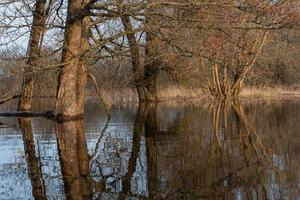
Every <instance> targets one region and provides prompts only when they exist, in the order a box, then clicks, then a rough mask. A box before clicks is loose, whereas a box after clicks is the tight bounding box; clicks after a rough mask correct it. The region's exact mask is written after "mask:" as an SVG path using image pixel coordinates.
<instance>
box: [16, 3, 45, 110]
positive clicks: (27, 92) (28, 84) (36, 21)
mask: <svg viewBox="0 0 300 200" xmlns="http://www.w3.org/2000/svg"><path fill="white" fill-rule="evenodd" d="M46 4H47V0H36V5H35V11H34V13H33V22H32V28H31V35H30V40H29V45H28V60H27V66H26V67H25V69H24V75H23V83H22V91H21V96H20V100H19V105H18V110H19V111H29V110H31V106H32V93H33V83H34V80H33V79H34V76H33V74H34V67H36V66H37V60H38V58H39V53H40V48H39V44H40V40H41V37H42V35H43V32H44V29H45V25H46V20H47V17H46V16H45V11H46Z"/></svg>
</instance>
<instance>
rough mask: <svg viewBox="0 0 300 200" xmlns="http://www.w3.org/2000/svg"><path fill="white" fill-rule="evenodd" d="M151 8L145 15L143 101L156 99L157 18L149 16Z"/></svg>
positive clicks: (150, 1) (157, 68) (151, 0)
mask: <svg viewBox="0 0 300 200" xmlns="http://www.w3.org/2000/svg"><path fill="white" fill-rule="evenodd" d="M148 3H154V0H148ZM151 12H152V9H148V16H146V51H145V54H146V58H145V62H146V63H145V67H144V80H143V82H144V91H145V99H144V100H145V101H148V102H151V101H157V83H156V82H157V75H158V71H159V61H158V49H159V46H158V40H157V37H156V36H155V33H157V24H158V20H156V18H155V17H154V16H151V14H149V13H151Z"/></svg>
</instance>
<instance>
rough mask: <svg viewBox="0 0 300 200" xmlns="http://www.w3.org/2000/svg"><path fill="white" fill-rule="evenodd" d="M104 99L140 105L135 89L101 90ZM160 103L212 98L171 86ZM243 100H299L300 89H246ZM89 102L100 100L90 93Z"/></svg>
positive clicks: (164, 90)
mask: <svg viewBox="0 0 300 200" xmlns="http://www.w3.org/2000/svg"><path fill="white" fill-rule="evenodd" d="M101 93H102V98H103V100H104V101H105V102H106V103H107V104H108V105H110V106H111V105H117V104H123V105H124V104H132V103H138V96H137V93H136V91H135V89H132V88H118V89H101ZM158 98H159V100H160V101H176V102H179V103H180V102H187V101H200V102H202V100H203V99H207V98H210V96H208V95H206V94H205V93H204V92H203V91H202V90H201V89H190V88H186V87H182V86H169V87H166V88H161V89H159V90H158ZM240 98H241V100H245V99H266V100H269V99H274V100H275V99H288V98H293V99H295V98H297V99H298V98H299V99H300V88H284V87H276V88H245V89H244V90H243V91H242V93H241V95H240ZM88 100H98V97H97V95H96V94H94V93H90V94H89V96H88Z"/></svg>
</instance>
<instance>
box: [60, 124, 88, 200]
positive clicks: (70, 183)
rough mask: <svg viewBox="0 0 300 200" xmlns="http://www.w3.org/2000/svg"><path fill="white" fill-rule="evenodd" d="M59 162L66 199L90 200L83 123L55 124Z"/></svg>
mask: <svg viewBox="0 0 300 200" xmlns="http://www.w3.org/2000/svg"><path fill="white" fill-rule="evenodd" d="M56 134H57V143H58V149H59V160H60V163H61V171H62V175H63V180H64V189H65V193H66V198H67V199H76V200H77V199H78V200H87V199H92V196H93V194H92V187H91V183H92V182H91V177H90V169H89V155H88V150H87V144H86V140H85V134H84V124H83V121H70V122H65V123H57V124H56Z"/></svg>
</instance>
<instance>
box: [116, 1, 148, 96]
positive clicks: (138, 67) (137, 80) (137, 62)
mask: <svg viewBox="0 0 300 200" xmlns="http://www.w3.org/2000/svg"><path fill="white" fill-rule="evenodd" d="M118 3H119V4H120V5H121V4H122V3H123V0H118ZM122 9H123V8H122V7H120V13H121V16H120V18H121V20H122V23H123V26H124V30H125V31H126V37H127V40H128V44H129V49H130V54H131V63H132V71H133V74H134V84H135V86H136V89H137V93H138V97H139V100H143V99H144V96H145V94H144V89H143V85H142V80H143V66H142V63H141V57H140V49H139V44H138V43H137V41H136V37H135V35H134V31H133V27H132V24H131V22H130V18H129V16H128V15H123V14H122V12H123V11H122Z"/></svg>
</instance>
